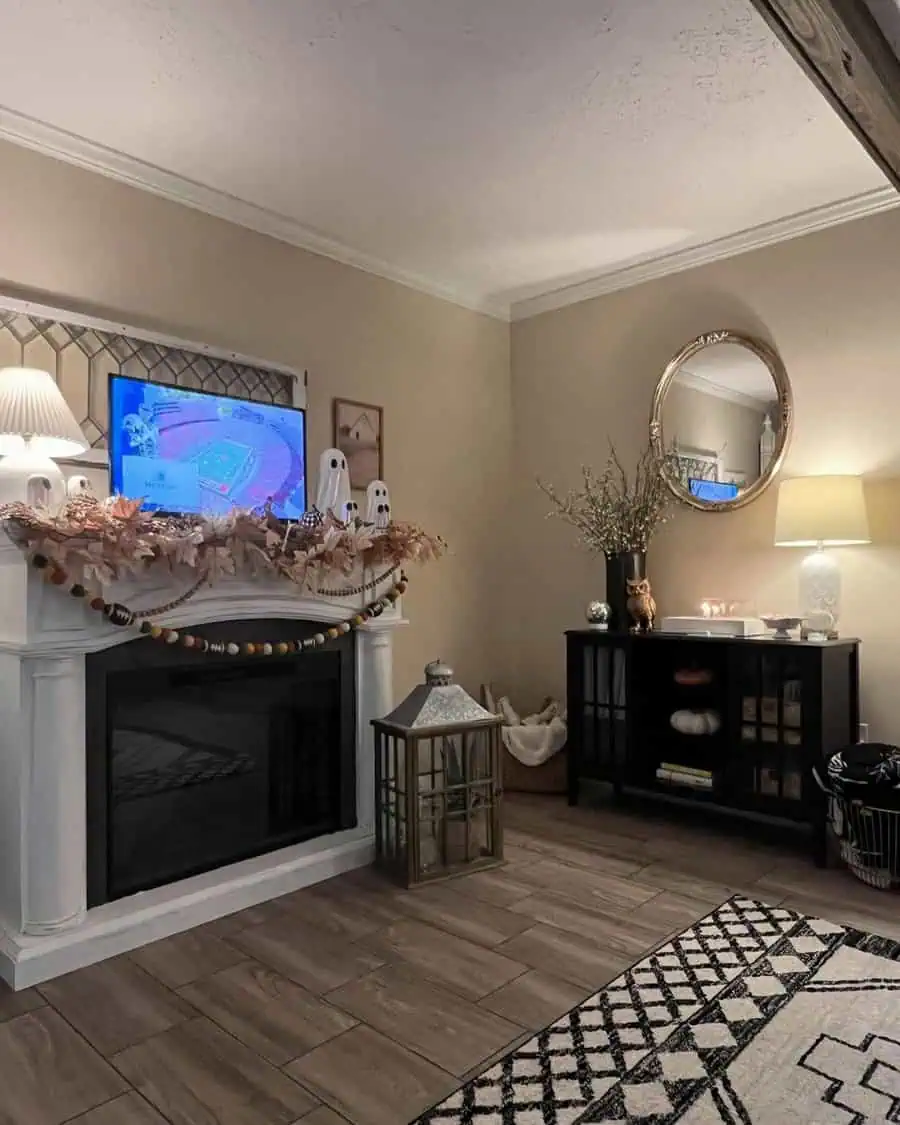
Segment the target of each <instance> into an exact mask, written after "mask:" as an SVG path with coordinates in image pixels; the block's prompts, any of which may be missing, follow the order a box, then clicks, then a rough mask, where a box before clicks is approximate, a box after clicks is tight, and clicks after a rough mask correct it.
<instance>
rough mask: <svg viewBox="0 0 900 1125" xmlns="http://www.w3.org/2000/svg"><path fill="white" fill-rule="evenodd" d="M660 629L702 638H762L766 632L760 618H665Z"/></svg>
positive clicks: (664, 631)
mask: <svg viewBox="0 0 900 1125" xmlns="http://www.w3.org/2000/svg"><path fill="white" fill-rule="evenodd" d="M659 628H660V631H661V632H663V633H689V634H695V635H697V636H700V637H760V636H762V635H763V634H764V633H765V632H766V627H765V625H763V623H762V622H761V621H760V620H759V618H758V617H664V618H663V619H662V621H661V622H660V624H659Z"/></svg>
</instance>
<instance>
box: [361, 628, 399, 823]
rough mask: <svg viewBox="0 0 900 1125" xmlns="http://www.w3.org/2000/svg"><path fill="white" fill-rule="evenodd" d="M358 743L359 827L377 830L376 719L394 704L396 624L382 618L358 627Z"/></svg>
mask: <svg viewBox="0 0 900 1125" xmlns="http://www.w3.org/2000/svg"><path fill="white" fill-rule="evenodd" d="M357 636H358V638H359V646H360V647H359V648H358V649H357V661H356V667H357V673H356V676H357V682H356V698H357V708H358V710H357V716H358V721H359V731H358V732H357V739H356V744H357V747H358V750H357V762H356V813H357V818H358V822H359V827H360V828H361V829H363V830H366V831H369V832H374V831H375V733H374V731H373V730H372V725H371V724H372V719H380V718H382V717H383V716H384V715H386V714H387V713H388V712H389V711H390V710H391V709H392V708H393V706H394V659H393V657H394V649H393V636H392V627H391V625H389V624H387V623H382V622H381V621H380V619H377V618H376V619H375V620H374V621H370V622H369V623H368V624H366V625H364V626H363V627H362V628H361V629H359V630H358V632H357Z"/></svg>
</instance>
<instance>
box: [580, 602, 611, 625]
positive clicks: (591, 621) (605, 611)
mask: <svg viewBox="0 0 900 1125" xmlns="http://www.w3.org/2000/svg"><path fill="white" fill-rule="evenodd" d="M584 615H585V617H586V618H587V623H588V627H589V628H591V629H608V628H609V622H610V618H611V617H612V610H611V609H610V607H609V603H608V602H588V604H587V609H586V610H585V611H584Z"/></svg>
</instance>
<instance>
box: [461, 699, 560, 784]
mask: <svg viewBox="0 0 900 1125" xmlns="http://www.w3.org/2000/svg"><path fill="white" fill-rule="evenodd" d="M494 699H495V696H494V693H493V690H492V688H491V686H490V685H489V684H482V686H481V703H482V706H484V707H486V708H487V709H488V710H489V711H491V712H492V713H493V712H494V709H495V708H494ZM501 753H502V762H503V767H502V768H503V788H504V790H505V791H506V792H507V793H547V794H555V795H558V794H560V793H566V792H568V778H567V765H568V753H567V748H566V747H565V746H563V748H562V750H560V751H559V753H558V754H554V755H553V757H552V758H548V759H547V761H546V762H542V763H541V764H540V765H539V766H526V765H525V764H524V763H523V762H520V761H519V759H518V758H517V757H516V756H515V755H514V754H510V752H509V751H508V750H507V749H506V747H505V746H504V747H503V750H502V751H501Z"/></svg>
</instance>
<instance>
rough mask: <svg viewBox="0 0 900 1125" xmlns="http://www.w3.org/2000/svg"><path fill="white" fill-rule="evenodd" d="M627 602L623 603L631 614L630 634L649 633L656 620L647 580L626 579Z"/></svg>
mask: <svg viewBox="0 0 900 1125" xmlns="http://www.w3.org/2000/svg"><path fill="white" fill-rule="evenodd" d="M625 592H626V594H627V595H628V601H627V602H626V603H625V604H626V605H627V607H628V612H629V613H630V614H631V620H632V623H633V624H632V626H631V632H632V633H649V632H651V631H652V629H653V622H654V621H655V620H656V602H655V601H654V600H653V594H652V592H651V590H650V579H649V578H628V579H626V581H625Z"/></svg>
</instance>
